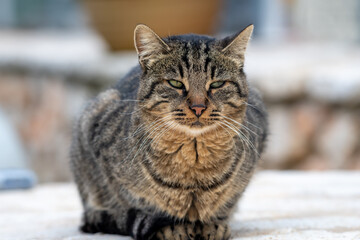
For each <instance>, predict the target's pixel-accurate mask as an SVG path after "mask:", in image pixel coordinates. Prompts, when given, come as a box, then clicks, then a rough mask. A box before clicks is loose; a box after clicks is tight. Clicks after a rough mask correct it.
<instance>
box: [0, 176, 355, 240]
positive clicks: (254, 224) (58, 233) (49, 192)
mask: <svg viewBox="0 0 360 240" xmlns="http://www.w3.org/2000/svg"><path fill="white" fill-rule="evenodd" d="M0 213H1V214H0V239H4V240H15V239H46V240H48V239H49V240H55V239H56V240H57V239H66V240H83V239H89V240H90V239H97V240H101V239H104V240H105V239H110V240H111V239H129V238H125V237H120V236H111V235H102V234H97V235H86V234H81V233H80V232H79V231H78V230H77V228H78V225H79V222H80V214H81V206H80V202H79V199H78V195H77V192H76V189H75V187H74V185H72V184H51V185H50V184H49V185H41V186H38V187H37V188H35V189H33V190H27V191H6V192H0ZM231 226H232V229H233V235H234V238H235V239H246V240H250V239H254V240H265V239H266V240H270V239H271V240H275V239H276V240H283V239H284V240H285V239H286V240H288V239H291V240H297V239H307V240H309V239H310V240H312V239H313V240H315V239H316V240H318V239H331V240H336V239H339V240H340V239H350V240H357V239H360V172H273V171H267V172H259V173H258V174H257V175H256V176H255V177H254V179H253V181H252V183H251V185H250V187H249V188H248V190H247V191H246V193H245V195H244V198H243V199H242V201H241V203H240V205H239V210H238V211H237V212H236V213H235V215H234V219H233V220H232V221H231Z"/></svg>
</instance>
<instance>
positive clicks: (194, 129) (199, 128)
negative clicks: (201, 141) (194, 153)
mask: <svg viewBox="0 0 360 240" xmlns="http://www.w3.org/2000/svg"><path fill="white" fill-rule="evenodd" d="M217 127H218V126H217V125H216V124H211V125H207V126H205V125H204V124H202V123H200V122H199V123H194V124H191V125H177V126H176V129H177V130H178V131H181V132H183V133H185V134H187V135H190V136H194V137H196V136H199V135H203V134H205V133H208V132H210V131H212V130H215V129H216V128H217Z"/></svg>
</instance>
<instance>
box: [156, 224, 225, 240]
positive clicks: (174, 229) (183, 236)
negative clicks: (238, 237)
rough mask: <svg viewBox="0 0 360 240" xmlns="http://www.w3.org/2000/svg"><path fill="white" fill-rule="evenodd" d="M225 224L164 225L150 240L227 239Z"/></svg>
mask: <svg viewBox="0 0 360 240" xmlns="http://www.w3.org/2000/svg"><path fill="white" fill-rule="evenodd" d="M228 239H230V229H229V227H228V225H227V224H215V223H210V224H203V223H199V222H197V223H188V224H179V225H171V226H166V227H164V228H162V229H160V230H159V231H158V232H156V233H155V234H154V235H153V237H152V238H151V240H228Z"/></svg>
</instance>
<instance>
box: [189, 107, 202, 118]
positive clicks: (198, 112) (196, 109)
mask: <svg viewBox="0 0 360 240" xmlns="http://www.w3.org/2000/svg"><path fill="white" fill-rule="evenodd" d="M190 109H191V111H193V112H194V113H195V115H196V116H197V117H200V116H201V114H202V113H203V112H204V111H205V109H206V106H205V105H203V104H194V105H191V106H190Z"/></svg>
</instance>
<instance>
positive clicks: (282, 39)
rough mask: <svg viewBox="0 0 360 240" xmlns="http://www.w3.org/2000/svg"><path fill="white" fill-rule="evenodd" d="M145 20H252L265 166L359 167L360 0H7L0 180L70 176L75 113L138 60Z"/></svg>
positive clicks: (217, 29) (234, 28)
mask: <svg viewBox="0 0 360 240" xmlns="http://www.w3.org/2000/svg"><path fill="white" fill-rule="evenodd" d="M137 23H145V24H147V25H148V26H150V27H151V28H152V29H154V30H155V32H157V33H158V34H159V35H160V36H167V35H172V34H182V33H190V32H193V33H200V34H208V35H213V36H217V37H222V36H225V35H227V34H231V33H234V32H238V31H240V30H241V29H243V28H244V27H246V26H247V25H249V24H251V23H253V24H254V25H255V32H254V35H253V40H252V42H251V45H250V47H249V49H248V51H247V58H246V62H245V70H246V73H247V75H248V79H249V81H250V82H251V83H252V84H253V85H255V86H257V87H258V88H259V89H260V90H261V92H262V93H263V96H264V99H265V102H266V105H267V107H268V111H269V118H270V137H269V141H268V147H267V151H266V153H265V154H264V156H263V160H262V162H261V164H260V167H259V168H260V169H280V170H285V169H292V170H294V169H295V170H337V169H341V170H352V169H357V170H359V169H360V1H357V0H342V1H338V0H273V1H267V0H242V1H237V0H197V1H193V0H182V1H175V0H83V1H76V0H61V1H60V0H0V188H1V181H3V182H6V179H11V178H13V180H12V181H10V182H9V181H7V184H8V185H7V186H8V187H9V186H10V187H11V186H27V185H26V184H28V185H31V184H33V183H34V182H35V179H36V178H35V175H36V176H37V179H38V181H39V182H54V181H70V180H71V174H70V171H69V166H68V162H69V157H68V155H69V146H70V140H71V134H72V133H71V132H72V131H71V129H72V125H73V122H74V119H75V118H76V116H77V115H78V114H79V111H80V109H81V108H82V106H83V104H84V103H85V101H86V100H87V99H89V98H91V97H93V96H95V95H96V94H97V93H99V92H100V91H101V90H102V89H104V88H107V87H108V86H110V85H112V84H113V83H115V82H116V81H117V80H118V79H120V78H121V77H122V76H123V75H124V74H125V73H126V72H127V71H128V70H129V69H130V68H131V67H132V66H135V65H136V64H137V57H136V54H135V51H134V47H133V40H132V39H133V29H134V28H135V26H136V24H137ZM21 169H23V170H25V172H22V173H21V172H20V173H19V172H17V171H18V170H21ZM1 172H2V173H3V174H2V175H1ZM6 172H7V174H5V173H6ZM33 173H35V175H34V174H33ZM15 175H16V176H18V177H17V178H15V177H14V176H15ZM21 176H26V177H23V180H21ZM4 179H5V180H4ZM19 179H20V180H19ZM24 179H30V180H29V181H28V182H27V183H26V181H25V180H24ZM5 185H6V184H5ZM5 185H3V187H4V186H5Z"/></svg>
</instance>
